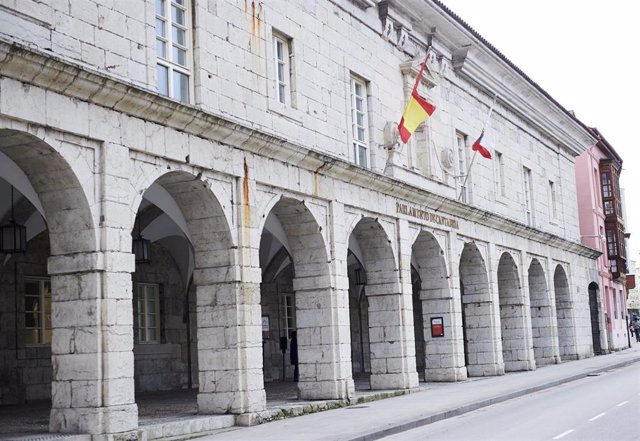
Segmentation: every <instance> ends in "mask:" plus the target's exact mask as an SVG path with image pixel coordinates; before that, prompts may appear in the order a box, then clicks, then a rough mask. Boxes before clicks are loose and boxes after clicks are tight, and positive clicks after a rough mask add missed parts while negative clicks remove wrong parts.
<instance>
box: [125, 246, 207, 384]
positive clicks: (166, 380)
mask: <svg viewBox="0 0 640 441" xmlns="http://www.w3.org/2000/svg"><path fill="white" fill-rule="evenodd" d="M151 256H152V262H151V263H149V264H137V265H136V272H135V273H134V274H133V277H132V279H133V284H134V299H135V286H136V283H153V284H158V285H159V294H160V315H161V317H160V326H161V329H160V330H158V332H160V342H159V343H146V344H144V343H143V344H141V343H140V342H139V341H138V338H137V332H138V330H137V326H136V325H134V343H135V344H134V350H133V352H134V361H135V366H134V371H135V384H136V392H155V391H161V390H179V389H186V388H188V386H189V371H188V368H189V366H190V365H191V367H192V384H193V382H194V380H195V379H197V375H196V376H195V377H194V376H193V372H197V352H196V342H197V339H196V333H195V321H196V320H195V314H194V311H195V304H193V303H192V302H193V300H194V299H193V296H189V300H188V302H189V304H188V307H189V311H191V312H190V314H191V317H190V323H191V328H192V329H191V334H190V335H191V338H192V341H191V342H189V341H187V319H186V318H187V317H186V313H187V312H186V310H185V308H187V294H186V293H185V286H184V283H183V282H182V281H183V280H184V276H183V275H182V274H181V273H180V272H179V271H178V268H177V267H176V263H175V262H174V260H173V258H172V257H171V255H170V254H169V253H168V252H167V250H166V249H165V248H164V247H163V246H161V245H158V244H155V243H154V244H153V246H152V250H151ZM133 311H134V316H135V314H136V313H137V305H136V302H135V300H134V308H133ZM136 321H137V320H136ZM134 323H135V321H134ZM189 344H190V345H191V350H190V352H189V349H188V345H189ZM189 354H190V355H191V361H190V362H189V360H188V356H189ZM195 382H196V383H197V381H195Z"/></svg>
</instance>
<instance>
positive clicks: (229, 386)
mask: <svg viewBox="0 0 640 441" xmlns="http://www.w3.org/2000/svg"><path fill="white" fill-rule="evenodd" d="M207 273H208V270H205V269H201V270H196V271H195V272H194V282H195V284H196V297H197V326H198V368H199V371H200V374H199V379H200V390H199V393H198V411H199V412H200V413H205V414H218V413H234V414H241V413H250V412H259V411H262V410H264V409H265V408H266V396H265V392H264V385H263V380H262V334H261V328H260V284H259V283H258V282H257V281H255V280H253V281H243V282H239V281H238V282H226V283H225V282H217V283H216V282H215V280H212V279H209V278H207V276H208V275H210V274H207ZM257 276H258V277H259V274H258V275H257ZM254 279H255V277H254Z"/></svg>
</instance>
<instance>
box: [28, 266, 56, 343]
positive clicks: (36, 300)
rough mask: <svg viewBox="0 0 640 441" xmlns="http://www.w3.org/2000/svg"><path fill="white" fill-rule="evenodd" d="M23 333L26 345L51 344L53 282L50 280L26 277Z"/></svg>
mask: <svg viewBox="0 0 640 441" xmlns="http://www.w3.org/2000/svg"><path fill="white" fill-rule="evenodd" d="M23 332H24V334H23V335H24V342H25V344H26V345H41V344H51V282H50V281H49V279H46V278H36V277H25V281H24V331H23Z"/></svg>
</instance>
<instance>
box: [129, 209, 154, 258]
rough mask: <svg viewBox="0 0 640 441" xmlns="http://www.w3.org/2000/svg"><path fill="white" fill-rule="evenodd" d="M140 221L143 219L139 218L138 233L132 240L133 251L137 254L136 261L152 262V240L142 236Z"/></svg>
mask: <svg viewBox="0 0 640 441" xmlns="http://www.w3.org/2000/svg"><path fill="white" fill-rule="evenodd" d="M140 222H141V220H140V219H138V234H136V236H135V237H134V238H133V241H132V242H131V245H132V248H133V251H132V252H133V254H134V255H135V256H136V263H151V241H150V240H148V239H145V238H143V237H142V234H141V233H140Z"/></svg>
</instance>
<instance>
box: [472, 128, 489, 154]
mask: <svg viewBox="0 0 640 441" xmlns="http://www.w3.org/2000/svg"><path fill="white" fill-rule="evenodd" d="M483 136H484V129H482V132H481V133H480V136H479V137H478V139H476V141H475V142H474V143H473V146H471V149H472V150H473V151H474V152H478V153H480V154H481V155H482V157H483V158H487V159H491V152H490V151H489V150H488V149H487V148H486V147H484V146H483V145H482V144H481V143H482V137H483Z"/></svg>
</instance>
